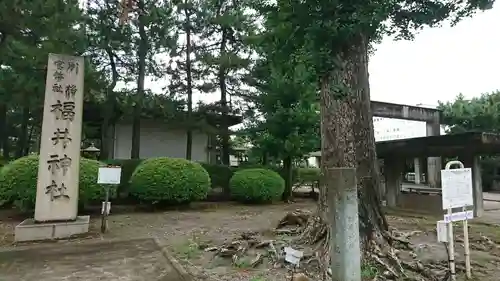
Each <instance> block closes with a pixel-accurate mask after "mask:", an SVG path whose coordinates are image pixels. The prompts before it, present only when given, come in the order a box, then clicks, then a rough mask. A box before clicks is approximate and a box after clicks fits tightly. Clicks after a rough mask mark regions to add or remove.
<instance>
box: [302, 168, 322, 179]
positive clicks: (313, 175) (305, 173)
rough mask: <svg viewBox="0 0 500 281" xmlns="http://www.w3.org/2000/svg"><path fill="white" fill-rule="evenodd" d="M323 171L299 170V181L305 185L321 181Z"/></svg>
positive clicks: (317, 169)
mask: <svg viewBox="0 0 500 281" xmlns="http://www.w3.org/2000/svg"><path fill="white" fill-rule="evenodd" d="M320 176H321V169H319V168H299V169H298V181H301V182H305V183H313V182H317V181H319V178H320Z"/></svg>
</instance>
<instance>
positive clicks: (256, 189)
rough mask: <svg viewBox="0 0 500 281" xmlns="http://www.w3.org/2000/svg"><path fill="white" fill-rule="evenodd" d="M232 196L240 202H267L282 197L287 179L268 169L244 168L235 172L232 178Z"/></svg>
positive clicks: (230, 184)
mask: <svg viewBox="0 0 500 281" xmlns="http://www.w3.org/2000/svg"><path fill="white" fill-rule="evenodd" d="M229 186H230V188H231V196H232V197H233V198H234V199H235V200H237V201H240V202H251V203H266V202H272V201H275V200H278V199H280V198H281V196H282V194H283V191H284V190H285V180H284V179H283V178H282V177H281V176H280V175H279V174H278V173H276V172H274V171H271V170H267V169H260V168H254V169H244V170H240V171H237V172H236V173H234V175H233V177H232V178H231V180H230V183H229Z"/></svg>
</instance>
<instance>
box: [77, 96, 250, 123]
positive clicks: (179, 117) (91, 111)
mask: <svg viewBox="0 0 500 281" xmlns="http://www.w3.org/2000/svg"><path fill="white" fill-rule="evenodd" d="M192 117H193V119H197V120H200V119H204V120H206V121H207V123H208V124H209V125H211V126H213V127H217V126H218V125H219V124H221V120H222V115H221V114H217V113H211V112H203V113H202V112H193V116H192ZM228 117H229V124H228V125H229V127H231V126H234V125H238V124H240V123H241V122H242V121H243V117H241V116H237V115H229V116H228ZM129 118H130V116H128V115H126V114H125V113H124V112H122V111H121V110H119V109H117V110H115V112H114V114H113V117H112V120H113V121H114V122H115V121H118V120H123V119H125V120H126V119H129ZM142 118H143V119H155V120H159V119H163V121H171V120H174V121H179V122H185V121H186V120H187V112H185V111H184V112H176V113H175V114H174V115H173V116H172V117H165V116H164V115H160V114H156V115H151V114H143V115H142ZM83 120H84V122H86V123H87V124H90V125H91V126H92V125H95V126H100V125H101V124H102V122H103V120H104V116H103V111H102V109H101V107H100V105H99V104H96V103H92V102H85V104H84V106H83Z"/></svg>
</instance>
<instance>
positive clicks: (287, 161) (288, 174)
mask: <svg viewBox="0 0 500 281" xmlns="http://www.w3.org/2000/svg"><path fill="white" fill-rule="evenodd" d="M292 164H293V161H292V157H290V156H287V157H285V158H284V159H283V175H284V176H285V191H284V192H283V196H282V199H283V201H285V202H286V201H288V200H290V199H291V198H292V185H293V182H292V173H293V165H292Z"/></svg>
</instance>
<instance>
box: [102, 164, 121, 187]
mask: <svg viewBox="0 0 500 281" xmlns="http://www.w3.org/2000/svg"><path fill="white" fill-rule="evenodd" d="M121 175H122V168H121V167H100V168H99V175H98V176H97V183H98V184H120V179H121Z"/></svg>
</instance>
